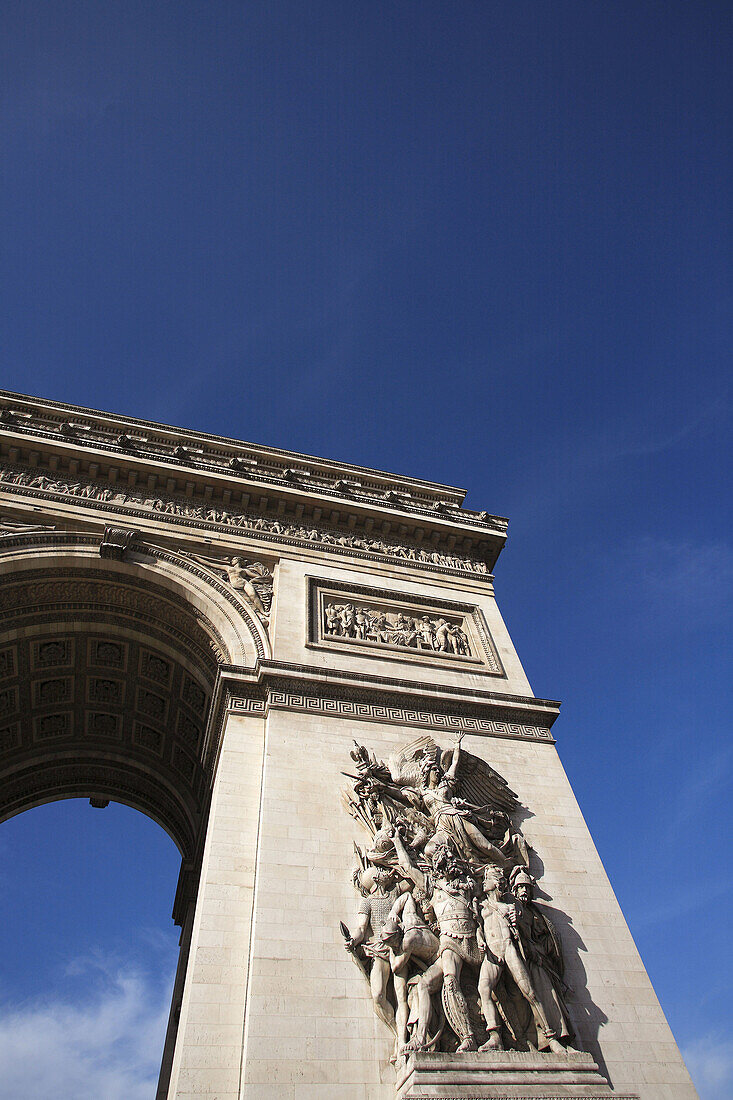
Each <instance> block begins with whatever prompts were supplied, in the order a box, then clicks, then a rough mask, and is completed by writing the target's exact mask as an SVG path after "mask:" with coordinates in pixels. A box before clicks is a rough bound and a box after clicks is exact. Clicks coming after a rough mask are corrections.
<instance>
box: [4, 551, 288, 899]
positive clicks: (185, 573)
mask: <svg viewBox="0 0 733 1100" xmlns="http://www.w3.org/2000/svg"><path fill="white" fill-rule="evenodd" d="M269 653H270V650H269V642H268V638H267V633H266V631H265V629H264V627H263V626H262V624H261V623H260V622H259V620H258V619H257V618H256V616H255V614H254V613H253V611H252V610H251V609H250V608H249V606H248V605H247V604H246V603H245V602H244V601H243V600H242V599H240V597H239V595H238V593H236V592H235V591H234V590H233V589H231V588H230V587H229V586H227V585H226V584H225V583H224V582H223V581H222V580H221V579H220V578H219V577H217V576H216V575H215V574H214V573H213V572H212V571H211V570H209V569H207V568H206V567H204V566H201V565H199V564H198V563H197V562H195V561H193V560H191V559H189V558H187V557H186V556H184V555H182V554H179V553H176V552H174V551H171V550H168V549H167V548H164V547H160V546H153V545H145V544H136V546H135V548H134V550H133V551H132V552H128V553H127V554H126V555H125V557H124V559H123V560H113V559H108V558H102V557H101V556H100V551H99V538H98V537H96V538H95V537H93V536H89V535H83V534H74V533H70V532H53V531H35V532H33V531H30V532H26V533H17V532H16V533H13V534H12V535H8V536H4V537H2V538H0V821H2V820H5V819H6V818H8V817H11V816H13V815H15V814H17V813H21V812H22V811H23V810H25V809H29V808H31V807H32V806H36V805H40V804H41V803H43V802H49V801H53V800H55V799H61V798H70V797H89V798H90V799H92V800H93V803H94V804H96V805H103V804H105V803H106V802H107V801H110V800H114V801H119V802H124V803H126V804H128V805H130V806H133V807H134V808H135V809H138V810H141V811H142V812H143V813H145V814H147V815H148V816H149V817H151V818H153V820H155V821H157V822H158V823H159V824H160V825H161V826H162V827H163V828H164V829H165V830H166V831H167V832H168V833H169V835H170V836H171V837H172V839H173V840H174V842H175V843H176V845H177V846H178V849H179V851H180V853H181V857H182V872H183V874H182V879H181V882H180V883H179V895H178V896H177V901H176V906H175V909H174V916H176V919H178V920H179V921H180V920H181V919H182V916H183V912H184V908H185V907H186V905H187V903H188V902H189V901H191V900H192V892H193V891H194V890H195V877H196V876H195V870H196V864H197V860H198V856H199V854H200V843H201V838H202V834H203V824H204V821H205V817H206V812H207V808H208V801H209V796H210V791H211V782H212V777H213V771H214V768H215V764H216V755H217V747H218V746H217V745H216V743H215V737H216V734H215V732H212V729H213V726H212V721H211V713H210V712H211V703H212V699H213V698H214V696H215V691H216V685H217V680H218V674H219V669H220V668H221V667H222V666H231V665H235V666H239V667H252V666H253V665H255V664H256V662H257V661H258V659H260V658H262V657H267V656H269ZM176 910H177V911H176Z"/></svg>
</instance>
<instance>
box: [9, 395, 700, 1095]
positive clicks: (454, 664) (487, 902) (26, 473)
mask: <svg viewBox="0 0 733 1100" xmlns="http://www.w3.org/2000/svg"><path fill="white" fill-rule="evenodd" d="M0 446H1V448H2V453H1V466H0V500H1V503H2V508H1V510H0V607H1V608H2V625H1V627H0V675H1V682H0V721H1V725H0V754H1V756H0V815H2V819H3V820H4V819H6V818H8V817H11V816H12V815H14V814H17V813H20V812H22V811H23V810H26V809H28V808H30V807H32V806H35V805H39V804H41V803H43V802H48V801H51V800H54V799H59V798H71V797H85V798H89V799H90V800H91V801H92V804H93V805H95V806H98V807H101V808H103V807H104V806H105V805H106V804H107V802H108V801H109V800H115V801H118V802H123V803H126V804H128V805H130V806H133V807H135V808H137V809H139V810H141V811H143V812H144V813H146V814H148V815H149V816H150V817H152V818H153V819H154V820H156V821H157V822H159V824H160V825H161V826H162V827H163V828H164V829H166V831H167V832H168V833H169V834H170V836H171V837H172V838H173V840H174V841H175V843H176V844H177V846H178V848H179V850H180V853H181V874H180V878H179V883H178V889H177V893H176V897H175V900H174V905H173V916H174V919H175V920H176V922H177V923H178V924H179V925H180V927H181V956H180V964H179V967H178V974H177V979H176V984H175V989H174V995H173V1003H172V1007H171V1015H170V1023H169V1028H168V1036H167V1040H166V1046H165V1051H164V1055H163V1065H162V1070H161V1079H160V1086H159V1091H158V1095H159V1097H170V1098H174V1097H175V1098H176V1100H184V1098H185V1100H193V1098H194V1097H197V1098H203V1097H213V1096H216V1097H217V1098H218V1100H236V1098H247V1100H253V1098H258V1100H260V1098H270V1097H271V1098H275V1097H277V1098H278V1100H306V1098H318V1100H329V1098H334V1100H335V1098H336V1097H338V1100H347V1098H348V1100H366V1098H369V1100H371V1098H384V1100H387V1098H391V1097H395V1096H398V1097H399V1098H400V1100H410V1098H418V1097H433V1098H438V1097H441V1098H443V1097H444V1098H446V1100H447V1098H459V1097H472V1098H474V1100H475V1098H482V1097H486V1098H489V1097H496V1098H498V1097H506V1098H509V1097H515V1098H519V1097H535V1098H539V1097H543V1098H546V1100H555V1098H560V1097H576V1098H577V1097H588V1098H590V1097H601V1096H607V1097H611V1096H615V1097H617V1100H621V1098H622V1097H627V1098H628V1097H632V1096H635V1097H639V1098H641V1100H672V1098H674V1100H680V1098H686V1097H694V1096H695V1095H696V1094H695V1091H694V1088H693V1086H692V1084H691V1082H690V1079H689V1077H688V1075H687V1072H686V1070H685V1067H684V1064H683V1062H682V1060H681V1058H680V1055H679V1052H678V1050H677V1047H676V1045H675V1042H674V1039H673V1037H672V1034H671V1032H670V1030H669V1027H668V1025H667V1023H666V1020H665V1018H664V1015H663V1013H662V1010H661V1008H660V1007H659V1004H658V1001H657V999H656V997H655V994H654V991H653V989H652V987H651V984H650V982H649V979H648V977H647V975H646V972H645V969H644V965H643V963H642V961H641V959H640V958H639V955H638V953H637V951H636V948H635V945H634V942H633V940H632V938H631V935H630V934H629V931H628V929H627V927H626V924H625V922H624V919H623V916H622V914H621V911H620V909H619V907H618V904H617V902H616V900H615V897H614V895H613V892H612V890H611V886H610V885H609V882H608V879H607V877H606V875H605V872H604V870H603V867H602V865H601V862H600V860H599V857H598V855H597V853H596V851H595V848H594V846H593V842H592V840H591V837H590V835H589V833H588V830H587V828H586V826H585V823H584V821H583V818H582V815H581V813H580V810H579V808H578V805H577V803H576V801H575V798H574V796H573V792H572V790H571V787H570V785H569V783H568V780H567V778H566V776H565V774H564V772H563V769H562V765H561V764H560V761H559V758H558V755H557V752H556V749H555V742H554V738H553V732H552V727H553V723H554V721H555V718H556V717H557V714H558V707H559V704H558V703H556V702H553V701H551V700H547V699H537V698H535V697H534V696H533V694H532V690H531V688H530V685H529V682H528V680H527V677H526V676H525V673H524V670H523V668H522V665H521V664H520V661H519V659H518V657H517V654H516V652H515V650H514V647H513V645H512V642H511V639H510V637H509V634H508V633H507V630H506V627H505V625H504V623H503V621H502V618H501V615H500V613H499V609H498V607H497V604H496V601H495V598H494V590H493V584H492V580H493V578H492V570H493V568H494V565H495V563H496V560H497V557H498V555H499V552H500V551H501V548H502V546H503V543H504V540H505V537H506V522H505V521H504V520H502V519H500V518H498V517H496V516H491V515H488V514H487V513H485V512H481V513H476V512H472V511H469V510H466V509H464V508H462V507H461V505H462V501H463V497H464V493H463V492H462V491H461V490H459V489H456V488H452V487H449V486H445V485H437V484H433V483H431V482H426V481H420V480H417V479H415V478H408V477H399V476H395V475H392V474H385V473H381V472H379V471H375V470H369V469H363V468H360V467H357V466H350V465H347V464H344V463H338V462H328V461H325V460H321V459H315V458H311V457H308V456H304V455H299V454H294V453H290V452H285V451H280V450H275V449H272V448H268V447H262V446H254V445H251V444H248V443H241V442H236V441H234V440H230V439H222V438H218V437H216V436H211V435H205V434H202V433H197V432H183V431H181V430H180V429H176V428H170V427H166V426H163V425H160V424H154V423H148V422H145V421H140V420H134V419H131V418H128V417H120V416H111V415H107V414H101V413H97V412H93V411H90V410H88V409H83V408H76V407H72V406H69V405H63V404H58V403H54V402H49V401H41V400H36V399H33V398H29V397H24V396H21V395H17V394H11V393H5V392H2V393H0ZM612 1089H613V1091H612Z"/></svg>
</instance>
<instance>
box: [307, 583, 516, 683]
mask: <svg viewBox="0 0 733 1100" xmlns="http://www.w3.org/2000/svg"><path fill="white" fill-rule="evenodd" d="M307 584H308V616H307V622H308V637H307V639H306V645H307V646H309V647H314V648H318V649H331V650H337V651H339V652H341V653H350V654H351V655H352V656H353V655H355V654H358V653H360V652H362V653H363V654H364V656H368V657H379V656H383V657H387V658H389V660H398V661H410V662H413V663H417V664H423V665H426V666H428V667H430V668H435V667H440V668H452V669H454V670H456V671H457V670H458V669H460V668H461V667H463V668H464V669H465V670H466V671H470V672H474V673H481V674H485V675H488V676H505V675H506V673H505V672H504V669H503V667H502V664H501V661H500V660H499V655H498V653H497V651H496V647H495V646H494V643H493V640H492V638H491V634H490V633H489V628H488V626H487V624H486V620H485V619H484V616H483V614H482V612H481V610H480V609H479V608H478V607H477V606H476V605H475V604H467V603H457V602H456V601H455V600H440V599H437V598H432V599H428V598H426V597H423V596H415V595H408V594H405V595H400V594H399V593H394V592H388V591H386V590H384V589H380V588H367V587H365V586H363V585H356V584H329V583H328V582H327V581H324V580H322V579H321V578H316V577H308V578H307Z"/></svg>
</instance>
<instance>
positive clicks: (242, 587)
mask: <svg viewBox="0 0 733 1100" xmlns="http://www.w3.org/2000/svg"><path fill="white" fill-rule="evenodd" d="M187 556H188V557H190V558H193V559H194V560H195V561H198V562H199V563H200V564H201V565H205V566H206V567H207V568H208V569H211V570H213V572H214V573H218V574H219V576H220V577H221V578H222V579H223V580H226V581H228V583H229V584H230V585H231V586H232V588H234V589H235V590H236V591H237V592H241V593H243V595H244V597H245V598H246V600H247V601H248V603H250V604H251V606H252V608H253V609H254V611H255V612H256V613H257V615H258V616H259V618H260V619H261V620H262V621H263V622H264V623H265V625H266V624H267V620H268V618H269V614H270V607H271V605H272V593H273V573H272V570H271V569H269V568H268V567H267V566H266V565H264V564H263V563H262V562H260V561H249V560H248V559H247V558H240V557H232V558H206V557H203V556H202V555H198V554H189V555H187Z"/></svg>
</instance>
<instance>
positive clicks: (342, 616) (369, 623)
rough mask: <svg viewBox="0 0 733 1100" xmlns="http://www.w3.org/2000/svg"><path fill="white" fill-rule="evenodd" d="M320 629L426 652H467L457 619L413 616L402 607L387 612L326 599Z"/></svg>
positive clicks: (466, 654) (467, 654)
mask: <svg viewBox="0 0 733 1100" xmlns="http://www.w3.org/2000/svg"><path fill="white" fill-rule="evenodd" d="M323 632H324V634H325V636H326V637H327V638H350V639H356V640H358V641H362V642H372V643H376V644H377V645H394V646H399V647H400V648H403V649H417V650H422V651H425V652H428V653H454V654H456V655H459V656H464V657H470V656H471V646H470V643H469V640H468V635H467V634H466V631H465V630H464V629H463V628H462V627H461V626H459V625H458V623H456V622H448V620H447V619H444V618H442V617H439V618H437V619H431V618H430V616H429V615H421V616H419V617H416V616H414V615H408V614H405V613H404V612H402V611H398V612H396V613H393V614H391V615H390V614H387V613H386V612H384V611H381V610H379V609H376V608H371V607H358V606H356V605H355V604H351V603H344V604H339V603H328V604H326V605H325V607H324V609H323Z"/></svg>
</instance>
